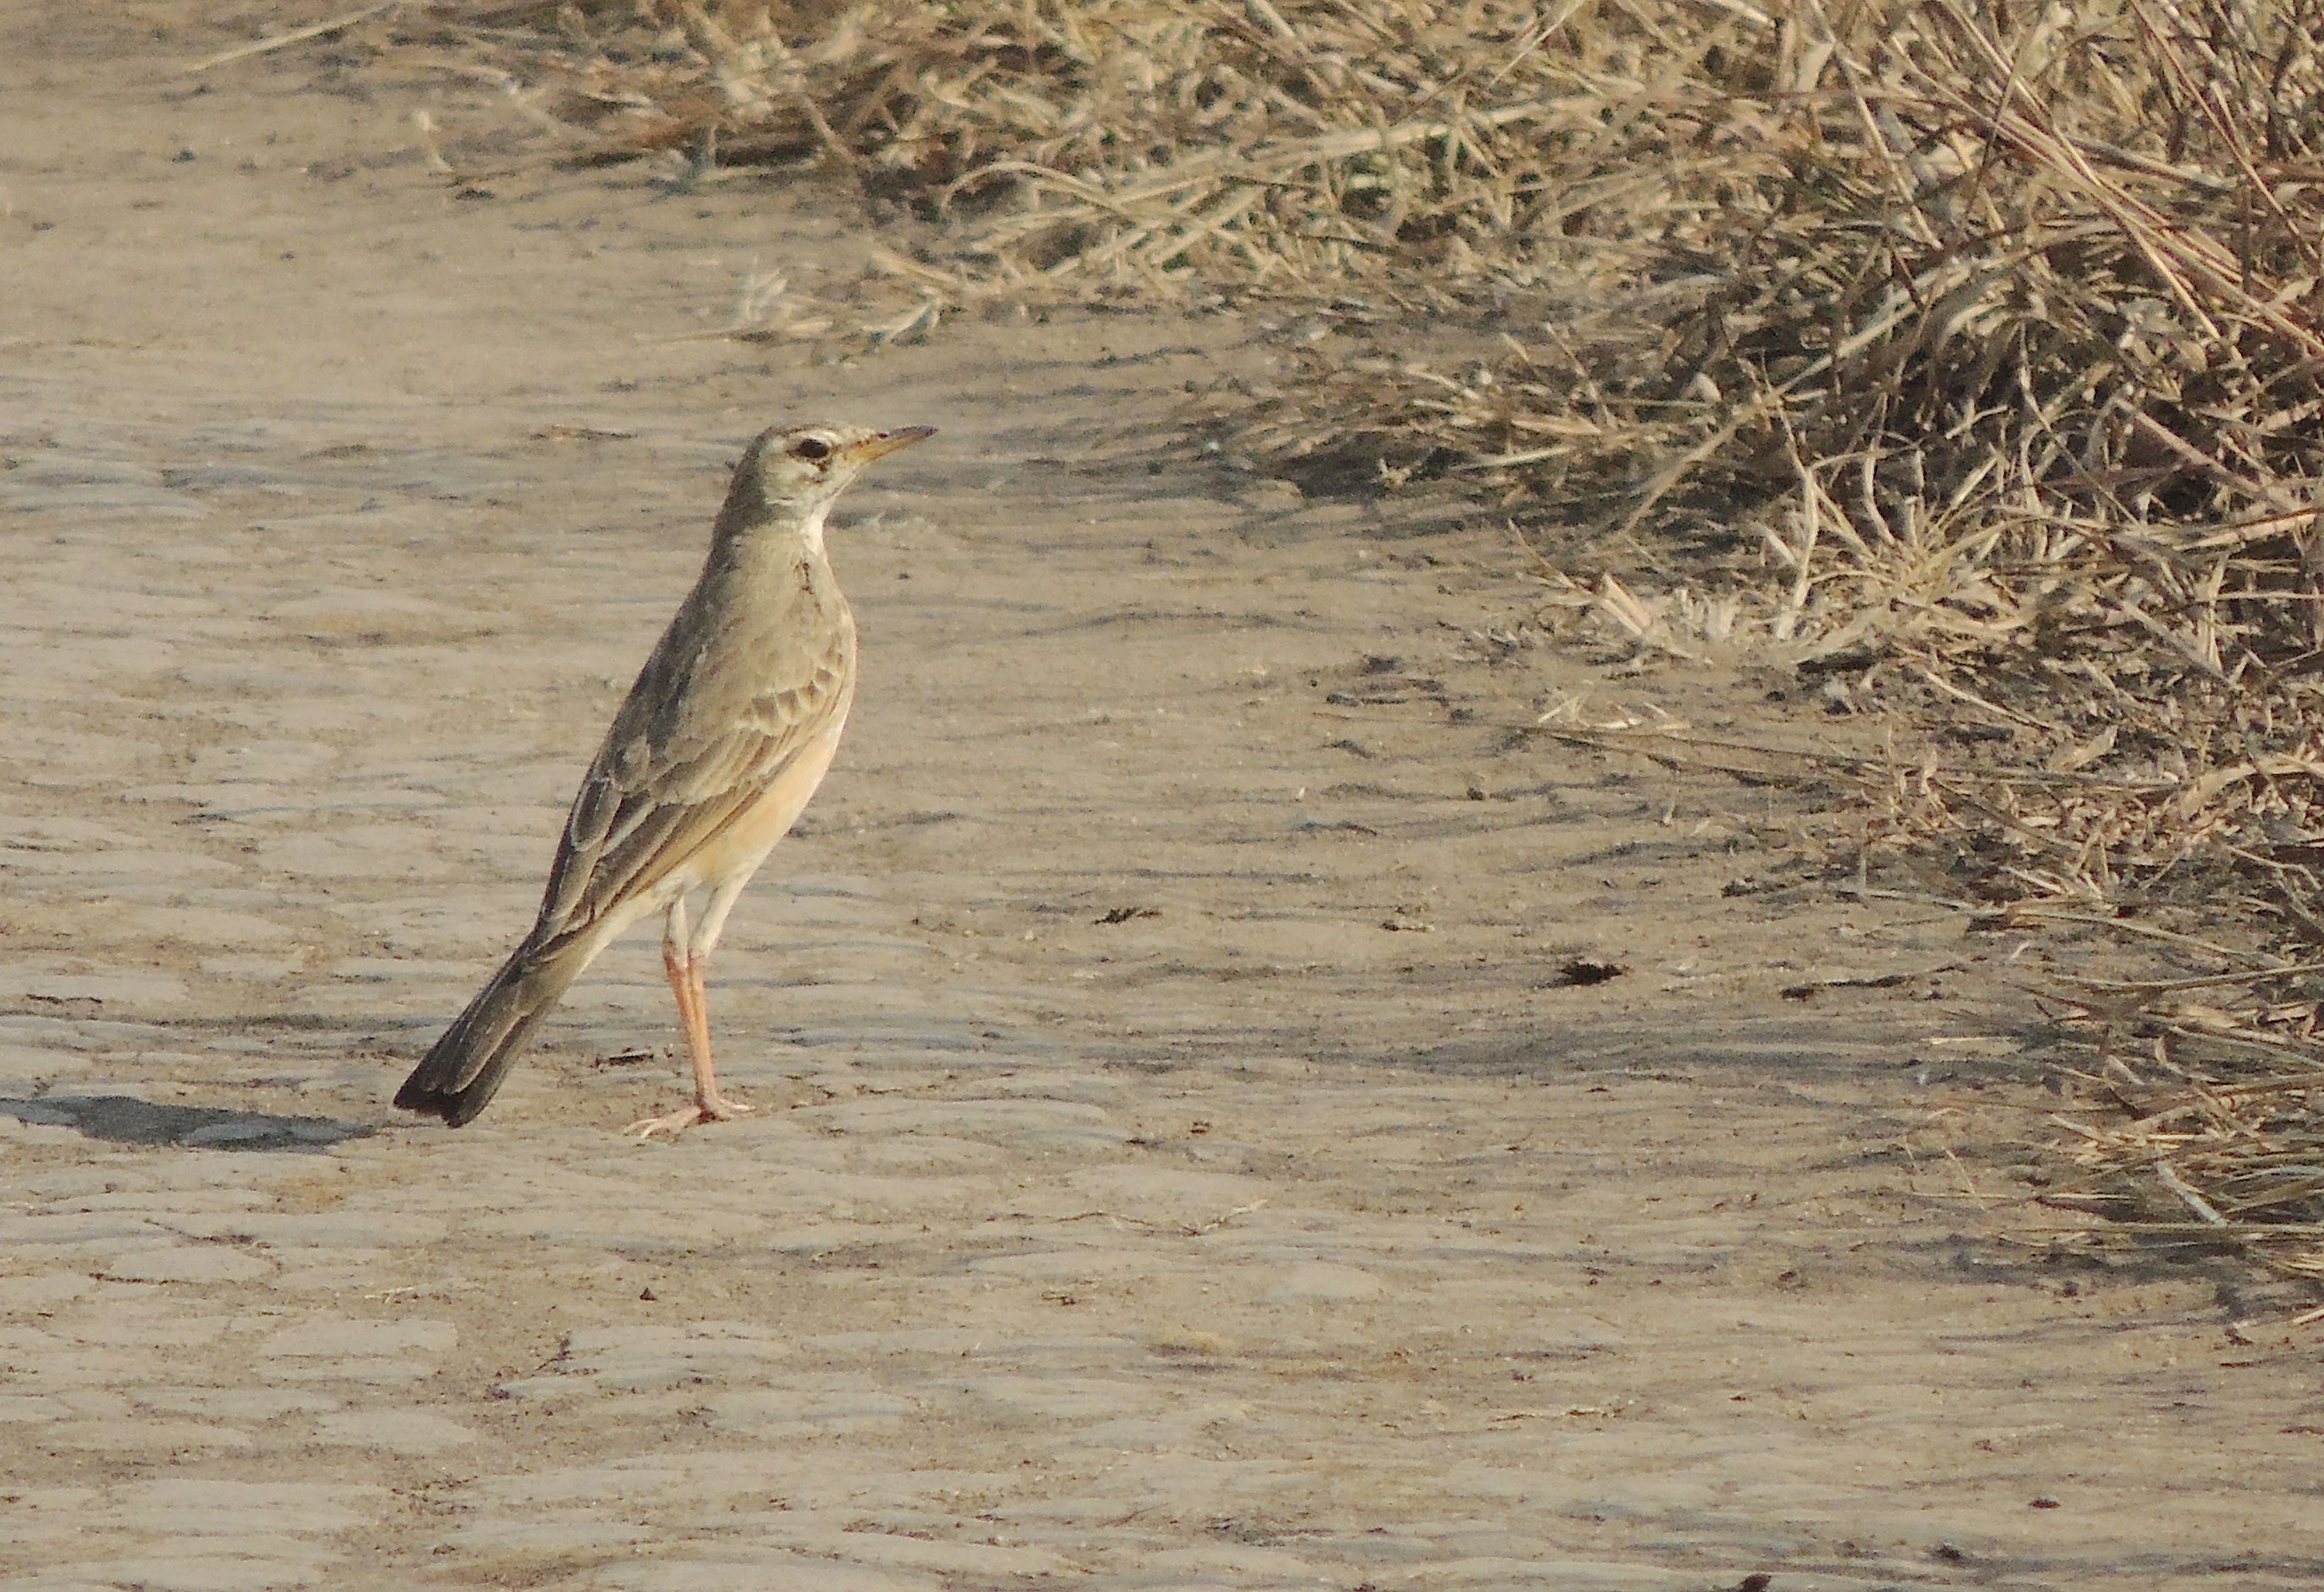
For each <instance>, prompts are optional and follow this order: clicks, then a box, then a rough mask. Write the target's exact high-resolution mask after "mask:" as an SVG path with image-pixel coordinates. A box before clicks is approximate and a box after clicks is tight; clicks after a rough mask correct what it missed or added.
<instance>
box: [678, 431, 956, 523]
mask: <svg viewBox="0 0 2324 1592" xmlns="http://www.w3.org/2000/svg"><path fill="white" fill-rule="evenodd" d="M935 432H936V428H935V427H933V426H904V427H899V428H897V429H895V430H893V431H872V430H868V429H866V428H863V427H862V426H821V425H818V426H792V427H789V428H784V427H780V426H776V427H770V428H768V429H766V430H764V431H761V432H760V433H759V435H758V436H757V437H754V438H753V439H752V443H751V446H750V447H749V448H748V449H747V450H746V451H745V452H744V453H743V455H742V463H741V464H740V465H736V466H735V469H734V484H733V487H732V488H730V489H729V490H728V492H727V494H726V507H725V509H724V511H723V512H722V513H721V514H720V515H719V517H718V518H719V524H720V527H721V529H734V530H740V529H745V528H747V527H750V526H754V525H761V524H766V523H768V522H770V521H777V520H797V521H800V522H802V529H805V530H806V532H807V536H808V537H809V538H811V539H816V540H820V539H821V537H822V532H823V517H824V514H825V512H826V511H828V510H829V509H830V507H831V504H832V500H834V499H835V498H836V497H838V496H839V494H840V493H841V492H844V491H845V490H846V488H847V484H848V483H849V482H851V481H853V480H854V479H855V477H856V476H857V475H858V474H861V473H862V469H863V466H864V465H868V464H870V463H871V461H872V460H874V459H876V458H878V457H880V456H881V455H882V454H891V453H894V452H895V451H896V450H897V449H898V448H899V447H909V446H911V445H912V444H914V443H916V442H918V441H919V440H920V439H921V438H923V437H930V436H933V435H934V434H935Z"/></svg>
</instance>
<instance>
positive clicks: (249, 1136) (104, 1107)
mask: <svg viewBox="0 0 2324 1592" xmlns="http://www.w3.org/2000/svg"><path fill="white" fill-rule="evenodd" d="M0 1113H5V1114H6V1115H7V1116H10V1117H14V1118H16V1119H17V1120H18V1121H20V1122H37V1123H41V1124H42V1125H44V1126H47V1127H70V1128H74V1129H77V1130H78V1131H79V1132H80V1133H82V1134H84V1135H86V1136H88V1137H90V1138H101V1139H109V1140H111V1141H112V1142H113V1143H115V1144H117V1145H177V1146H181V1147H184V1148H189V1149H205V1150H311V1149H318V1148H320V1147H321V1146H324V1145H335V1144H337V1143H339V1142H340V1141H341V1140H342V1139H351V1138H368V1137H370V1136H372V1135H373V1134H374V1133H377V1132H378V1131H379V1128H378V1126H377V1125H376V1124H374V1123H369V1122H341V1121H338V1120H337V1119H336V1118H329V1117H276V1116H272V1115H269V1114H268V1113H266V1112H264V1111H226V1110H220V1109H217V1107H215V1106H161V1105H156V1104H154V1103H153V1102H152V1100H137V1099H134V1098H133V1097H131V1096H129V1095H124V1094H86V1095H71V1094H51V1095H43V1096H42V1097H41V1098H40V1099H39V1100H22V1099H18V1100H0Z"/></svg>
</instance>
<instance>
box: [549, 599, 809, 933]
mask: <svg viewBox="0 0 2324 1592" xmlns="http://www.w3.org/2000/svg"><path fill="white" fill-rule="evenodd" d="M851 640H852V638H851V636H850V635H849V634H848V633H847V632H846V631H845V630H844V629H843V630H841V631H838V632H836V633H835V634H833V635H832V636H831V637H830V638H829V639H828V642H827V644H826V645H825V647H824V648H822V649H820V650H819V653H818V655H816V657H814V658H813V659H812V660H811V664H810V667H806V668H802V669H799V670H797V671H785V672H786V673H788V675H789V676H790V678H791V679H792V680H793V682H794V683H793V684H791V685H788V686H782V687H779V688H773V689H767V690H762V691H759V692H757V693H755V694H753V695H749V696H742V695H740V694H739V693H735V694H733V700H732V701H731V702H730V703H726V704H721V703H719V702H718V701H717V700H716V698H717V696H718V695H719V693H718V692H717V691H716V690H715V685H714V684H713V683H710V682H705V681H704V680H703V679H702V678H701V677H700V676H696V686H697V687H699V688H702V689H703V692H704V694H705V695H708V696H710V697H711V698H712V700H711V701H710V702H708V703H706V704H705V703H698V702H697V703H695V704H689V705H690V706H691V708H692V710H693V711H691V712H690V713H687V714H686V715H685V716H684V717H683V718H682V719H681V720H680V721H679V722H675V723H673V722H668V721H669V718H670V717H671V715H670V713H668V712H667V711H664V712H662V713H655V712H653V711H650V710H651V709H652V708H654V707H655V706H656V705H657V704H658V703H659V705H660V706H661V707H662V708H663V709H665V710H667V709H668V707H669V704H670V702H671V696H670V694H669V692H668V691H667V690H666V689H664V690H658V689H656V688H655V687H656V686H657V685H660V684H664V683H662V682H656V681H653V680H651V679H650V678H647V677H641V679H640V680H639V682H638V685H637V686H636V687H634V688H633V689H632V692H631V701H630V702H629V703H625V704H623V705H622V712H621V713H620V714H619V715H617V716H616V717H615V719H614V721H613V729H612V731H611V732H609V733H608V734H607V735H606V737H605V743H604V745H603V746H601V747H600V748H598V750H597V756H596V758H595V760H594V761H592V762H591V764H590V765H589V772H588V774H587V776H586V778H583V780H582V781H581V789H580V792H579V794H578V795H576V796H575V797H574V798H573V810H572V813H571V814H570V815H568V816H567V819H566V823H565V834H564V837H563V839H562V840H561V841H560V842H559V843H558V848H557V861H556V864H555V866H554V867H552V868H551V869H550V870H549V888H548V889H547V891H546V892H545V893H544V895H543V897H542V899H541V905H540V921H539V924H538V925H536V926H535V928H534V930H533V938H534V940H535V942H536V943H554V942H558V941H563V940H567V939H570V938H572V937H573V936H575V935H577V934H586V932H587V931H588V930H589V928H590V926H591V925H595V923H597V922H598V921H599V920H601V919H603V918H604V916H606V915H607V914H609V913H612V912H614V911H616V910H618V909H619V908H620V907H621V906H622V905H623V904H624V903H626V902H628V901H631V900H632V899H634V898H635V897H637V896H639V895H640V894H641V893H643V892H645V891H647V890H650V889H651V888H653V887H654V886H655V885H656V884H658V883H659V882H660V881H661V879H664V878H665V877H667V876H668V874H669V871H670V870H672V869H673V868H676V867H678V866H679V865H680V864H682V863H683V862H685V860H687V858H689V857H691V856H692V855H693V854H694V853H695V852H696V851H699V850H700V849H701V848H702V847H704V846H705V845H707V844H708V843H710V842H712V841H714V840H715V839H716V838H718V836H719V835H721V834H722V833H724V832H725V831H726V830H727V828H728V827H729V826H730V825H732V824H734V823H735V822H736V821H737V820H738V819H741V818H742V816H744V815H745V814H748V813H749V812H750V811H751V809H752V807H753V806H754V805H757V803H758V802H759V800H760V799H761V797H763V796H765V795H766V794H767V792H768V790H769V788H770V787H772V786H773V785H774V784H775V782H776V781H777V780H778V779H779V778H781V776H782V774H783V771H784V770H785V769H786V768H789V767H790V765H791V764H792V763H793V762H794V761H796V760H797V759H798V756H799V755H800V753H801V752H803V751H804V750H807V748H808V747H809V746H811V745H813V744H814V743H815V742H816V740H817V739H818V738H820V737H821V736H822V735H823V734H824V733H825V732H827V731H829V730H830V729H831V728H833V726H834V725H835V722H837V721H838V720H839V719H840V718H841V717H842V716H843V715H844V714H845V713H846V711H847V706H848V702H849V699H850V698H851V697H852V696H853V668H852V667H851V665H852V662H853V658H852V654H853V648H852V646H851V644H850V643H851ZM801 661H802V663H808V662H809V660H808V659H806V658H802V659H801ZM650 673H651V670H650V668H649V674H650ZM705 710H706V711H705Z"/></svg>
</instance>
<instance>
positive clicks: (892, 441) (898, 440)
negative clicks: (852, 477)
mask: <svg viewBox="0 0 2324 1592" xmlns="http://www.w3.org/2000/svg"><path fill="white" fill-rule="evenodd" d="M935 435H936V428H935V427H934V426H901V427H899V428H896V429H895V430H893V431H874V432H873V433H871V436H869V437H865V438H864V439H863V440H862V441H861V442H859V443H856V444H855V445H854V446H851V447H850V448H849V449H848V450H847V456H848V462H849V463H851V464H856V465H868V464H870V463H871V461H872V460H874V459H876V458H878V457H879V456H881V455H882V454H891V453H894V452H895V451H896V450H897V449H898V448H899V447H909V446H912V444H914V443H916V442H919V441H921V440H923V439H925V438H927V437H934V436H935Z"/></svg>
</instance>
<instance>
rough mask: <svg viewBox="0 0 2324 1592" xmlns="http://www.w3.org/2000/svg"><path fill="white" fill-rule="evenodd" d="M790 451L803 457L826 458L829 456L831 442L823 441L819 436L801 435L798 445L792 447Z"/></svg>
mask: <svg viewBox="0 0 2324 1592" xmlns="http://www.w3.org/2000/svg"><path fill="white" fill-rule="evenodd" d="M791 452H793V453H795V454H797V455H798V456H799V457H801V458H803V459H822V458H828V457H830V456H831V444H829V443H827V442H825V441H824V440H823V438H821V437H800V438H799V439H798V446H796V447H794V448H792V449H791Z"/></svg>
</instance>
